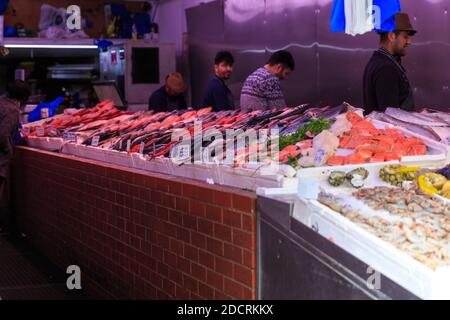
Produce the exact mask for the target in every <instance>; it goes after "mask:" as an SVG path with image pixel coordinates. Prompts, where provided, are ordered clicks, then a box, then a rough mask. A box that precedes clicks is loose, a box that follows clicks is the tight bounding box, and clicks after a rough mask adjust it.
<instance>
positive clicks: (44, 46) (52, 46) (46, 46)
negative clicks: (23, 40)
mask: <svg viewBox="0 0 450 320" xmlns="http://www.w3.org/2000/svg"><path fill="white" fill-rule="evenodd" d="M5 47H6V48H21V49H27V48H28V49H97V48H98V47H97V46H95V45H71V44H69V45H61V44H5Z"/></svg>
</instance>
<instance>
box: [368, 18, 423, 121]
mask: <svg viewBox="0 0 450 320" xmlns="http://www.w3.org/2000/svg"><path fill="white" fill-rule="evenodd" d="M416 33H417V31H416V30H414V28H413V26H412V25H411V22H410V20H409V17H408V15H407V14H406V13H397V14H396V15H395V30H394V32H383V33H380V48H379V49H378V50H377V51H375V52H374V53H373V55H372V58H371V59H370V61H369V62H368V64H367V66H366V68H365V70H364V78H363V88H364V92H363V94H364V109H365V112H366V114H369V113H370V112H372V111H385V110H386V108H388V107H392V108H401V109H404V110H407V111H414V109H415V106H414V97H413V92H412V89H411V85H410V83H409V80H408V77H407V75H406V69H405V68H404V67H403V65H402V63H401V58H402V57H403V56H405V54H406V48H407V47H408V46H409V45H411V37H412V36H413V35H415V34H416Z"/></svg>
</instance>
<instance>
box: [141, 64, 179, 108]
mask: <svg viewBox="0 0 450 320" xmlns="http://www.w3.org/2000/svg"><path fill="white" fill-rule="evenodd" d="M185 91H186V84H185V82H184V80H183V76H182V75H181V74H179V73H178V72H174V73H171V74H169V75H168V76H167V77H166V82H165V84H164V86H162V87H161V88H159V89H158V90H156V91H155V92H153V94H152V95H151V97H150V100H149V102H148V109H149V110H155V112H166V111H173V110H180V109H186V108H187V105H186V99H185V98H184V92H185Z"/></svg>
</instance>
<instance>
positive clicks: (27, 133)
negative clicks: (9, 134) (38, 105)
mask: <svg viewBox="0 0 450 320" xmlns="http://www.w3.org/2000/svg"><path fill="white" fill-rule="evenodd" d="M22 132H23V133H24V134H26V135H29V134H30V127H23V128H22Z"/></svg>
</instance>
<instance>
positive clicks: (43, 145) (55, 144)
mask: <svg viewBox="0 0 450 320" xmlns="http://www.w3.org/2000/svg"><path fill="white" fill-rule="evenodd" d="M26 141H27V144H28V145H29V146H30V147H32V148H37V149H43V150H47V151H57V150H60V149H61V147H62V145H63V143H64V142H63V139H61V138H52V137H28V138H27V139H26Z"/></svg>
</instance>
